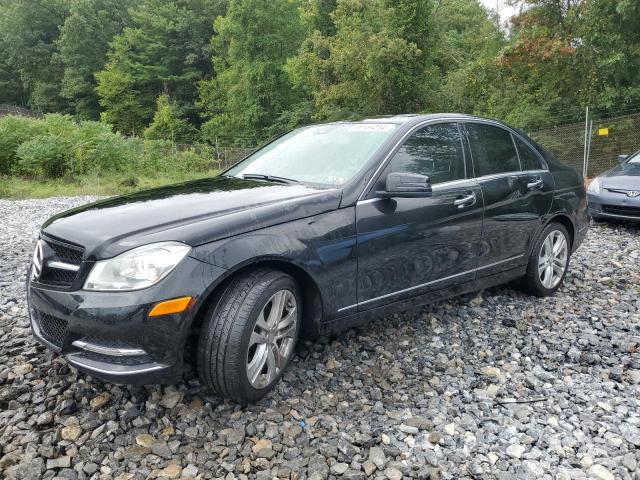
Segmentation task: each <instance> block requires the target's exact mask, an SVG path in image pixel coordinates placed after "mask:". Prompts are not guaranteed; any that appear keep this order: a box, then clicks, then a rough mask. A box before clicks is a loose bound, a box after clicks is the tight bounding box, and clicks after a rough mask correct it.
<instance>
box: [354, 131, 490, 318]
mask: <svg viewBox="0 0 640 480" xmlns="http://www.w3.org/2000/svg"><path fill="white" fill-rule="evenodd" d="M465 160H466V159H465V153H464V146H463V141H462V134H461V130H460V128H459V125H458V124H457V123H451V122H446V123H437V124H429V125H427V126H423V127H418V128H417V129H416V130H414V132H412V134H411V135H409V136H408V137H407V139H406V140H405V141H404V143H402V144H401V145H400V146H399V147H398V148H397V149H396V151H395V152H394V153H393V154H392V156H391V159H390V161H389V163H388V164H387V165H386V167H385V168H383V171H382V173H381V175H380V176H379V178H378V179H377V180H376V182H375V183H374V186H373V188H371V190H370V192H369V194H368V195H367V196H366V197H365V199H364V200H361V201H359V202H358V204H357V207H356V221H357V231H358V246H357V249H358V308H359V310H361V311H362V310H367V309H369V308H374V307H377V306H380V305H384V304H387V303H391V302H394V301H398V300H403V299H406V298H410V297H413V296H416V295H420V294H423V293H425V292H428V291H430V290H434V289H440V288H445V287H447V286H450V285H451V284H454V283H460V282H464V281H469V280H473V279H474V278H475V269H476V266H477V252H478V246H479V242H480V234H481V227H482V194H481V192H480V187H479V185H478V183H477V182H476V180H475V179H474V178H473V175H472V174H471V171H470V168H469V167H470V164H469V167H467V163H466V162H465ZM391 172H410V173H419V174H423V175H428V176H429V177H430V179H431V183H432V187H433V195H432V196H431V197H427V198H400V197H397V198H381V197H379V196H377V195H376V193H375V192H376V191H380V190H384V189H385V179H386V176H387V175H388V174H389V173H391Z"/></svg>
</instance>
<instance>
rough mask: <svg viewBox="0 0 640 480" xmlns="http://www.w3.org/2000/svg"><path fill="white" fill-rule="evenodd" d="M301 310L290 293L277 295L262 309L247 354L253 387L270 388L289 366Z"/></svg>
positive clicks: (249, 376) (284, 291)
mask: <svg viewBox="0 0 640 480" xmlns="http://www.w3.org/2000/svg"><path fill="white" fill-rule="evenodd" d="M297 309H298V306H297V304H296V297H295V296H294V295H293V293H292V292H291V291H290V290H279V291H277V292H276V293H274V294H273V295H272V296H271V298H270V299H269V301H268V302H267V303H266V304H265V306H264V307H262V310H261V311H260V314H259V315H258V319H257V320H256V324H255V326H254V327H253V331H252V332H251V338H250V340H249V351H248V352H247V378H248V379H249V383H251V386H252V387H254V388H257V389H262V388H266V387H268V386H269V385H270V384H271V383H272V382H273V381H274V380H275V379H276V377H277V376H278V375H279V374H280V372H281V371H282V369H283V368H284V367H285V366H286V365H287V362H288V361H289V357H290V356H291V354H292V353H293V348H294V346H295V340H296V331H297V328H298V312H297Z"/></svg>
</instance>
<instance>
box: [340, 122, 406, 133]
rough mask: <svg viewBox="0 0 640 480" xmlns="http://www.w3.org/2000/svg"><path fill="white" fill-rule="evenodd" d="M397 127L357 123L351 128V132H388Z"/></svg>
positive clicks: (385, 124)
mask: <svg viewBox="0 0 640 480" xmlns="http://www.w3.org/2000/svg"><path fill="white" fill-rule="evenodd" d="M394 127H395V125H394V124H392V123H356V124H355V125H352V126H351V128H349V131H350V132H388V131H389V130H393V128H394Z"/></svg>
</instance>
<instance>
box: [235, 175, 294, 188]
mask: <svg viewBox="0 0 640 480" xmlns="http://www.w3.org/2000/svg"><path fill="white" fill-rule="evenodd" d="M242 178H244V179H247V180H268V181H270V182H278V183H286V184H288V185H292V184H295V183H300V182H299V181H298V180H294V179H293V178H286V177H278V176H275V175H265V174H263V173H245V174H243V175H242Z"/></svg>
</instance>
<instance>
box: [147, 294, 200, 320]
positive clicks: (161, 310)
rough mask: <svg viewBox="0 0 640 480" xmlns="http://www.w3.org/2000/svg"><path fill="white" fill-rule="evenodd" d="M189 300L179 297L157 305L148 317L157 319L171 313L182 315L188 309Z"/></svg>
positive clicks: (189, 298)
mask: <svg viewBox="0 0 640 480" xmlns="http://www.w3.org/2000/svg"><path fill="white" fill-rule="evenodd" d="M191 300H192V298H191V297H180V298H174V299H172V300H165V301H164V302H160V303H157V304H156V305H155V306H154V307H153V308H152V309H151V311H150V312H149V316H150V317H159V316H161V315H170V314H172V313H182V312H184V311H185V310H186V309H187V308H188V307H189V305H190V304H191Z"/></svg>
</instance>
